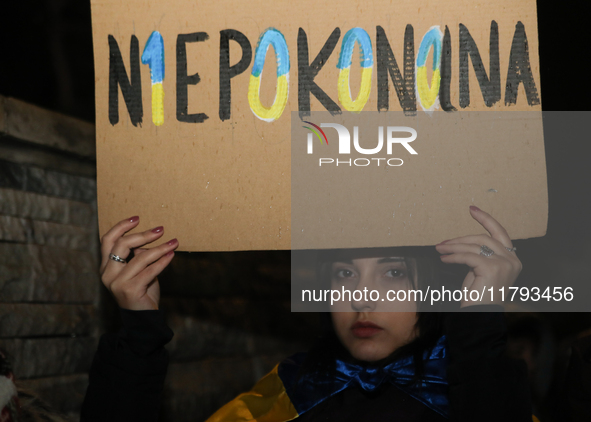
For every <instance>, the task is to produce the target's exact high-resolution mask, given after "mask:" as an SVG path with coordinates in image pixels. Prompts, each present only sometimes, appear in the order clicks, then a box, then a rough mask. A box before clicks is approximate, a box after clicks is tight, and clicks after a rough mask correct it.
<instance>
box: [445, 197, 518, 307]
mask: <svg viewBox="0 0 591 422" xmlns="http://www.w3.org/2000/svg"><path fill="white" fill-rule="evenodd" d="M470 214H471V215H472V218H474V219H475V220H476V221H478V222H479V223H480V224H481V225H482V227H484V228H485V229H486V231H488V232H489V233H490V236H487V235H485V234H481V235H474V236H464V237H458V238H455V239H451V240H447V241H444V242H442V243H440V244H438V245H436V246H435V248H436V249H437V252H439V253H440V254H442V255H441V257H440V258H441V261H443V262H445V263H446V264H465V265H467V266H469V267H470V271H469V272H468V275H467V276H466V278H465V279H464V282H463V283H462V293H463V294H462V303H461V307H462V308H463V307H466V306H471V305H484V304H499V305H503V304H504V303H503V302H502V301H501V294H500V293H499V289H500V288H505V290H508V288H509V287H510V286H512V285H513V283H515V280H516V279H517V276H518V275H519V273H520V272H521V268H522V265H521V261H520V260H519V258H517V255H516V254H515V251H514V250H512V249H513V243H512V242H511V238H510V237H509V235H508V234H507V231H506V230H505V228H504V227H503V226H501V225H500V224H499V223H498V222H497V220H495V219H494V218H492V217H491V216H490V215H489V214H488V213H486V212H484V211H482V210H480V209H479V208H477V207H475V206H471V207H470ZM482 246H485V247H486V248H488V249H490V250H492V251H493V252H494V253H493V254H492V255H489V256H486V255H483V254H482V253H481V251H482V249H483V248H482ZM484 252H486V250H485V251H484ZM491 288H492V289H493V290H492V292H493V293H494V294H491V291H490V289H491ZM465 289H467V293H464V290H465ZM473 290H477V291H478V297H479V299H481V300H477V301H473V300H470V292H471V291H473ZM483 291H484V297H482V298H480V296H482V292H483ZM491 296H493V297H492V299H493V300H491ZM474 297H476V295H474Z"/></svg>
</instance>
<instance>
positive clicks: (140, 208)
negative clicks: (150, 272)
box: [92, 0, 547, 251]
mask: <svg viewBox="0 0 591 422" xmlns="http://www.w3.org/2000/svg"><path fill="white" fill-rule="evenodd" d="M92 18H93V38H94V50H95V75H96V127H97V162H98V164H97V166H98V169H97V170H98V204H99V223H100V231H101V233H104V232H106V231H107V230H108V229H109V228H110V227H111V226H112V225H113V224H115V223H116V222H117V221H119V220H121V219H123V218H126V217H128V216H131V215H136V214H138V215H140V218H141V224H140V227H139V229H140V230H145V229H148V228H151V227H153V226H158V225H164V226H165V230H166V238H167V239H168V238H170V237H177V238H178V239H179V242H180V248H179V249H180V250H189V251H199V250H210V251H223V250H248V249H289V248H291V247H292V243H291V212H292V205H293V204H292V203H291V174H292V172H291V170H292V169H291V148H292V146H291V139H290V137H291V136H290V130H291V124H292V122H291V120H292V112H297V115H298V116H300V119H302V121H304V120H306V116H309V115H310V112H314V111H329V112H331V113H332V114H333V115H339V113H340V114H342V115H343V116H345V115H347V114H350V115H355V114H357V113H364V112H368V111H370V112H378V111H380V112H385V111H402V112H404V113H405V114H407V115H409V116H413V115H414V116H417V115H419V114H422V113H423V114H428V113H442V114H454V113H457V111H462V110H464V111H468V110H470V111H530V112H531V111H540V113H539V115H538V118H534V119H530V120H528V121H527V122H524V124H523V125H521V126H519V125H517V129H516V130H518V131H529V130H530V128H533V132H534V133H535V134H536V135H535V136H533V137H531V139H530V138H528V139H529V140H528V142H529V144H528V148H526V149H524V148H516V149H513V150H507V149H503V148H498V149H494V148H493V152H492V153H493V154H495V157H494V159H493V160H486V159H483V157H484V158H486V154H491V149H489V148H486V149H483V150H482V151H479V149H478V148H475V149H473V150H472V151H471V154H476V155H478V154H481V156H480V157H473V158H475V160H473V161H468V162H465V163H464V164H465V165H464V166H462V169H461V170H458V171H460V173H461V174H460V175H459V176H458V174H455V175H454V177H462V178H464V180H466V181H469V180H470V178H473V177H492V178H495V177H497V178H498V176H499V175H502V172H503V171H505V169H504V168H503V167H502V166H501V167H498V166H497V167H495V166H494V165H493V164H491V163H497V162H499V160H502V158H503V157H505V158H511V160H513V161H512V163H513V164H514V165H515V166H516V168H519V166H520V163H521V162H522V160H529V159H531V157H534V159H535V160H536V163H537V167H536V169H537V170H536V171H535V172H534V173H533V174H525V173H523V174H521V173H520V174H519V177H515V178H514V180H515V182H516V183H517V184H518V186H516V187H515V189H517V191H518V192H524V191H527V192H528V194H527V195H526V196H523V195H518V196H519V197H521V198H522V201H520V203H519V204H517V205H516V204H515V202H514V198H515V195H510V196H503V195H497V196H494V195H489V196H482V195H479V191H477V189H480V188H481V186H480V185H479V184H471V183H469V182H467V183H466V186H465V187H464V190H463V191H462V194H461V195H460V196H457V195H456V193H457V192H456V191H453V190H450V191H446V192H445V194H444V195H439V194H438V197H437V200H436V203H437V209H434V210H433V209H431V210H429V211H428V213H427V212H426V211H424V210H423V211H420V212H419V214H421V212H422V213H423V214H425V215H426V214H428V216H429V218H430V221H431V223H430V224H429V225H425V228H424V230H425V232H426V231H429V233H430V235H429V236H425V235H424V233H423V234H421V233H418V232H420V231H421V230H422V229H421V228H420V227H419V226H417V227H415V232H417V233H418V234H419V235H420V236H418V237H417V239H420V241H419V240H417V241H416V242H415V241H413V240H412V237H407V238H405V240H404V243H405V244H408V245H411V244H424V243H425V242H429V241H431V239H436V238H437V239H440V238H441V235H442V234H443V232H444V230H441V231H440V230H439V229H438V227H449V218H450V216H451V217H453V218H454V222H453V227H454V228H455V229H456V230H457V234H458V235H461V234H466V233H472V232H475V230H476V231H481V230H478V225H477V224H476V223H474V222H473V221H472V220H471V218H470V216H469V215H468V213H467V212H466V211H465V209H467V207H468V205H470V203H464V202H465V199H466V198H474V197H475V196H476V197H478V198H481V200H480V201H478V202H477V203H476V201H475V202H474V203H475V204H476V205H478V206H479V207H481V208H482V209H485V210H487V209H488V210H491V209H494V210H499V212H498V213H497V214H494V215H495V217H497V218H498V219H499V221H501V222H502V223H503V224H504V225H505V226H506V227H507V228H508V230H509V231H510V233H511V230H510V229H514V233H511V234H512V235H513V237H520V238H524V237H533V236H540V235H543V234H544V233H545V230H546V220H547V193H546V180H545V162H544V150H543V139H542V137H541V133H542V132H541V124H542V121H541V98H540V77H539V64H538V54H537V51H538V46H537V40H538V36H537V22H536V7H535V1H533V0H524V1H517V2H515V1H512V0H511V1H510V0H503V1H497V2H488V3H483V2H480V1H475V0H458V1H455V2H440V1H431V0H423V1H415V0H413V1H410V0H405V1H400V2H395V3H392V2H388V1H381V0H377V1H369V2H359V1H338V2H323V3H319V2H315V1H309V0H305V1H299V2H278V1H258V2H243V1H237V0H231V1H229V0H223V1H216V2H209V3H205V2H194V1H189V0H178V1H148V0H129V1H126V2H124V3H121V2H120V1H116V0H100V1H99V0H92ZM358 58H359V60H358ZM296 120H297V119H296ZM300 123H301V121H298V122H296V123H295V124H298V125H300ZM466 136H468V135H466ZM517 138H519V137H517ZM446 142H448V143H449V142H451V143H452V144H451V145H449V148H443V147H439V148H436V149H434V150H431V151H426V150H425V149H423V151H424V152H423V151H421V152H420V153H419V155H418V157H421V154H430V155H433V154H437V158H438V159H439V160H441V161H445V160H446V159H449V158H453V157H457V155H454V154H456V152H455V151H454V144H453V142H454V141H453V140H446ZM461 144H462V140H461V139H460V140H458V144H457V145H461ZM415 145H417V146H418V145H420V143H419V140H417V141H416V144H415ZM417 149H418V148H417ZM515 151H521V152H524V151H525V152H526V153H527V154H528V157H524V156H523V155H519V156H517V158H516V156H515V155H513V154H514V153H515ZM489 161H490V162H489ZM487 162H489V164H486V163H487ZM483 163H484V167H482V166H483ZM398 170H400V172H398V173H397V178H398V180H400V181H401V182H400V183H403V184H404V183H405V182H409V181H410V180H411V179H410V178H411V177H412V174H411V173H412V171H410V170H409V171H406V172H405V170H406V168H404V166H403V167H401V168H399V169H398ZM433 177H437V178H442V177H443V178H446V177H447V175H445V174H431V175H430V174H428V172H427V173H426V174H424V177H423V178H421V179H420V180H418V181H416V180H415V181H413V183H411V184H409V183H407V185H409V186H410V185H412V190H411V191H410V192H409V198H410V199H412V197H413V195H414V196H416V197H417V198H418V197H423V196H424V193H425V192H430V189H431V185H432V182H433V180H432V179H433ZM422 181H424V182H425V183H426V184H428V186H427V185H421V183H423V182H422ZM469 185H474V187H470V186H469ZM476 185H478V186H476ZM471 192H473V193H474V195H471ZM417 202H419V201H413V203H417ZM421 202H424V201H421ZM295 205H296V206H297V207H301V205H302V204H295ZM415 207H416V206H415ZM438 209H439V210H445V212H439V211H438ZM460 210H462V213H461V214H460ZM523 213H527V215H528V216H529V217H532V220H531V221H533V223H532V224H528V225H527V227H526V228H525V229H523V228H522V227H521V226H520V222H522V221H523ZM419 214H418V215H419ZM438 235H439V237H438ZM417 242H418V243H417ZM392 244H393V245H395V244H398V245H400V243H396V242H393V243H392ZM348 246H351V247H353V246H368V245H367V244H363V245H360V244H358V245H355V244H354V242H353V243H352V244H348ZM297 247H298V248H299V247H304V248H305V247H307V246H306V245H305V244H304V245H302V244H299V245H297ZM308 247H310V246H308ZM332 247H338V245H332Z"/></svg>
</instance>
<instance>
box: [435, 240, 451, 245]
mask: <svg viewBox="0 0 591 422" xmlns="http://www.w3.org/2000/svg"><path fill="white" fill-rule="evenodd" d="M447 242H449V240H444V241H443V242H439V243H438V244H439V245H443V244H444V243H447Z"/></svg>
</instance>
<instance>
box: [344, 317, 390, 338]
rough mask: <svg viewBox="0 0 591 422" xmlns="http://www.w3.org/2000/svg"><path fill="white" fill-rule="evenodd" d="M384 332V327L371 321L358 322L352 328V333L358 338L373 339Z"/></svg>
mask: <svg viewBox="0 0 591 422" xmlns="http://www.w3.org/2000/svg"><path fill="white" fill-rule="evenodd" d="M382 330H383V328H382V327H380V326H379V325H376V324H374V323H373V322H369V321H357V322H356V323H355V324H353V325H352V326H351V332H352V333H353V335H354V336H355V337H357V338H369V337H373V336H374V335H376V334H377V333H379V332H380V331H382Z"/></svg>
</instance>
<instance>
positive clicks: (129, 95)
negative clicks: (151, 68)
mask: <svg viewBox="0 0 591 422" xmlns="http://www.w3.org/2000/svg"><path fill="white" fill-rule="evenodd" d="M129 73H130V75H131V78H128V77H127V72H126V70H125V65H124V64H123V57H122V56H121V50H119V45H117V41H116V40H115V37H113V36H112V35H109V122H110V123H111V124H112V125H113V126H114V125H116V124H117V123H118V122H119V91H118V89H117V86H119V87H121V93H122V94H123V100H124V101H125V105H126V106H127V111H128V113H129V118H130V120H131V123H132V124H133V125H134V126H137V125H138V123H139V124H140V125H141V123H142V116H143V115H144V111H143V109H142V78H141V73H140V46H139V42H138V39H137V37H136V36H135V35H132V36H131V41H130V43H129ZM130 80H131V81H130Z"/></svg>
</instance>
